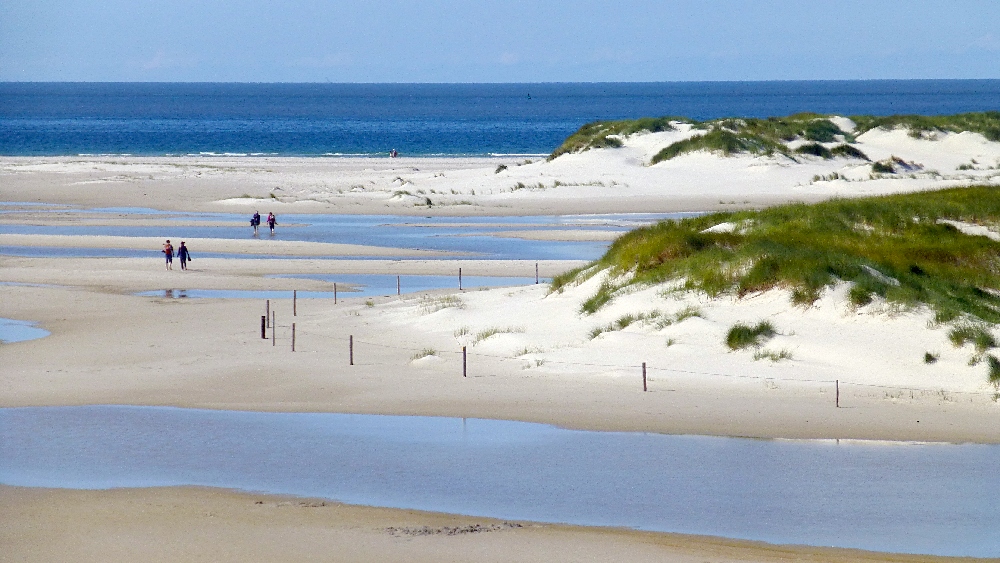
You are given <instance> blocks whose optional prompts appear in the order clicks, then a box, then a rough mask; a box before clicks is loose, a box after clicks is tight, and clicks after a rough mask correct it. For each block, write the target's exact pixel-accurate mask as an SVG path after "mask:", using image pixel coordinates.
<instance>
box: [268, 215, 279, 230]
mask: <svg viewBox="0 0 1000 563" xmlns="http://www.w3.org/2000/svg"><path fill="white" fill-rule="evenodd" d="M277 223H278V220H277V219H276V218H275V217H274V213H271V212H270V211H268V213H267V226H268V227H271V234H272V235H273V234H274V226H275V225H276V224H277Z"/></svg>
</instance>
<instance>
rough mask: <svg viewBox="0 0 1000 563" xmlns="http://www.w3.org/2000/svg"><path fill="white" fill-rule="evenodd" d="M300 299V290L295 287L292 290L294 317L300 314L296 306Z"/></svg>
mask: <svg viewBox="0 0 1000 563" xmlns="http://www.w3.org/2000/svg"><path fill="white" fill-rule="evenodd" d="M298 300H299V292H298V290H297V289H293V290H292V316H293V317H297V316H299V313H298V308H297V307H296V305H297V303H298Z"/></svg>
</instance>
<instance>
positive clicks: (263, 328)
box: [260, 315, 267, 340]
mask: <svg viewBox="0 0 1000 563" xmlns="http://www.w3.org/2000/svg"><path fill="white" fill-rule="evenodd" d="M260 337H261V338H262V339H264V340H267V317H265V316H264V315H261V316H260Z"/></svg>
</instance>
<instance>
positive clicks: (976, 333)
mask: <svg viewBox="0 0 1000 563" xmlns="http://www.w3.org/2000/svg"><path fill="white" fill-rule="evenodd" d="M948 340H951V343H952V344H954V345H955V347H956V348H961V347H962V346H965V345H966V344H972V346H973V347H974V348H975V349H976V353H978V354H983V353H985V352H986V351H987V350H990V349H992V348H996V347H997V341H996V338H995V337H994V336H993V334H992V333H991V332H990V331H989V329H987V328H986V327H984V326H982V325H975V324H963V325H959V326H956V327H954V328H952V329H951V330H949V331H948Z"/></svg>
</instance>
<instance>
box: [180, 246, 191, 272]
mask: <svg viewBox="0 0 1000 563" xmlns="http://www.w3.org/2000/svg"><path fill="white" fill-rule="evenodd" d="M177 257H178V258H180V259H181V269H182V270H187V269H188V260H191V253H190V252H188V247H186V246H184V241H181V246H180V248H178V249H177Z"/></svg>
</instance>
